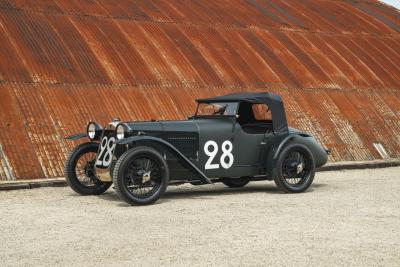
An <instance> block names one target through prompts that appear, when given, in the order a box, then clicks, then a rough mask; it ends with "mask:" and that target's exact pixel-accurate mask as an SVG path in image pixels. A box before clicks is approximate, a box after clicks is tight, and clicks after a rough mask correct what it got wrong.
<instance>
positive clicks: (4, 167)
mask: <svg viewBox="0 0 400 267" xmlns="http://www.w3.org/2000/svg"><path fill="white" fill-rule="evenodd" d="M0 176H5V179H6V180H8V181H11V180H15V176H14V174H13V169H12V167H11V164H10V162H9V160H8V158H7V156H6V154H5V153H4V150H3V147H2V146H1V144H0ZM2 178H4V177H2Z"/></svg>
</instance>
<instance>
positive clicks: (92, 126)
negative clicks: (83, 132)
mask: <svg viewBox="0 0 400 267" xmlns="http://www.w3.org/2000/svg"><path fill="white" fill-rule="evenodd" d="M96 128H97V127H96V124H94V123H93V122H91V123H89V125H88V128H87V135H88V136H89V138H90V139H93V138H95V136H96V130H97V129H96Z"/></svg>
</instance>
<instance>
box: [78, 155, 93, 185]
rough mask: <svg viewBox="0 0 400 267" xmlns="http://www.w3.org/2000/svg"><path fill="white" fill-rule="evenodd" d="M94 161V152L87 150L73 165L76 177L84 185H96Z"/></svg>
mask: <svg viewBox="0 0 400 267" xmlns="http://www.w3.org/2000/svg"><path fill="white" fill-rule="evenodd" d="M95 161H96V153H95V152H89V153H86V154H82V155H81V156H80V157H79V159H78V161H77V163H76V167H75V174H76V178H77V179H78V180H79V182H80V183H81V184H82V185H84V186H86V187H96V186H97V184H98V182H99V178H98V177H97V176H96V171H95V167H94V163H95Z"/></svg>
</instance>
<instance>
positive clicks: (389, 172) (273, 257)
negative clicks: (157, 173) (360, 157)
mask: <svg viewBox="0 0 400 267" xmlns="http://www.w3.org/2000/svg"><path fill="white" fill-rule="evenodd" d="M399 192H400V167H393V168H386V169H373V170H357V171H356V170H353V171H341V172H340V171H339V172H323V173H318V174H317V177H316V181H315V182H314V186H313V187H312V189H311V190H309V191H308V192H307V193H304V194H296V195H289V194H282V193H280V192H279V191H277V189H276V187H275V185H274V184H273V183H271V182H257V183H253V184H250V185H248V186H247V187H245V188H242V189H237V190H232V189H227V188H225V187H224V186H222V185H211V186H197V187H194V186H189V185H188V186H186V185H185V186H178V187H170V188H169V190H168V192H167V194H166V195H165V197H164V198H163V199H162V200H161V201H159V202H157V203H156V204H155V205H152V206H144V207H128V206H127V205H125V204H124V203H123V202H121V201H120V200H119V199H118V197H117V195H116V194H115V192H114V191H113V190H109V192H107V193H106V194H104V195H102V196H99V197H81V196H78V195H76V194H75V193H73V192H72V191H71V190H69V188H41V189H31V190H17V191H3V192H0V241H1V242H0V261H1V264H0V265H2V266H8V265H64V266H65V265H74V266H76V265H80V266H82V265H85V266H95V265H96V266H99V265H103V266H104V265H107V266H109V265H113V266H120V265H125V266H127V265H129V266H138V265H146V266H147V265H153V266H155V265H157V266H158V265H163V266H170V265H181V266H192V265H201V266H204V265H216V266H222V265H226V266H242V265H249V266H261V265H266V264H268V265H270V264H274V265H293V266H294V265H296V266H298V265H304V266H305V265H323V266H328V265H343V266H348V265H355V266H371V265H380V266H400V194H399Z"/></svg>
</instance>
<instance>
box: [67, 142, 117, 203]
mask: <svg viewBox="0 0 400 267" xmlns="http://www.w3.org/2000/svg"><path fill="white" fill-rule="evenodd" d="M98 149H99V144H98V143H94V142H88V143H83V144H80V145H79V146H77V147H76V148H75V149H74V150H72V151H71V153H70V154H69V156H68V158H67V161H66V163H65V170H64V175H65V178H66V180H67V183H68V184H69V186H70V187H71V188H72V190H74V191H75V192H77V193H78V194H80V195H100V194H102V193H104V192H105V191H106V190H107V189H108V188H109V187H110V186H111V184H112V183H111V182H102V181H100V179H99V178H98V177H97V176H96V169H95V161H96V153H97V150H98Z"/></svg>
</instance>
